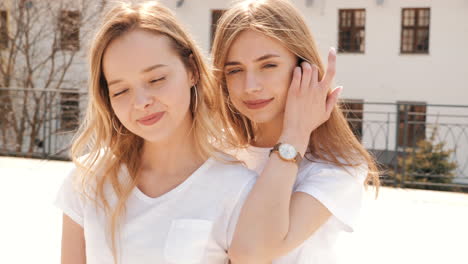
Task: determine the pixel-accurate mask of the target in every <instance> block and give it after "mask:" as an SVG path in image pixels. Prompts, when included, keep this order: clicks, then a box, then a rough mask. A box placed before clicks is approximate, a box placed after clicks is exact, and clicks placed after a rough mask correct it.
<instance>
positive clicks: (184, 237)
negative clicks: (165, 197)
mask: <svg viewBox="0 0 468 264" xmlns="http://www.w3.org/2000/svg"><path fill="white" fill-rule="evenodd" d="M212 227H213V222H211V221H208V220H200V219H177V220H173V221H172V224H171V227H170V229H169V233H168V235H167V239H166V245H165V248H164V257H165V258H166V260H167V261H169V262H170V263H177V264H179V263H183V264H189V263H199V262H200V261H202V258H203V255H204V254H205V249H206V246H207V244H208V241H209V239H210V235H211V229H212Z"/></svg>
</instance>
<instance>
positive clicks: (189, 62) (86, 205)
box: [56, 1, 255, 264]
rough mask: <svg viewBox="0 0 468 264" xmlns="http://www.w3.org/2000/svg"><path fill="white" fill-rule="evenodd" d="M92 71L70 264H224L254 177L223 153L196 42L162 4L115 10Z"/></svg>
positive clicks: (64, 193)
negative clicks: (219, 146)
mask: <svg viewBox="0 0 468 264" xmlns="http://www.w3.org/2000/svg"><path fill="white" fill-rule="evenodd" d="M90 73H91V76H90V88H89V95H90V101H89V105H88V109H87V114H86V119H85V121H84V123H83V125H82V127H81V128H80V129H81V130H80V132H79V134H78V137H77V139H76V141H75V142H74V144H73V147H72V157H73V160H74V163H75V164H76V169H74V170H73V171H72V172H71V173H70V175H69V176H68V177H67V178H66V179H65V181H64V183H63V185H62V187H61V189H60V191H59V193H58V196H57V200H56V205H57V206H58V207H59V208H61V209H62V210H63V213H64V214H63V231H62V257H61V258H62V263H88V264H92V263H96V264H105V263H131V264H134V263H139V264H140V263H160V264H164V263H171V264H173V263H178V264H187V263H203V264H217V263H219V264H222V263H226V262H227V261H228V255H227V250H228V247H229V244H230V241H231V238H232V235H233V232H234V228H235V225H236V219H237V216H238V214H239V212H240V208H241V205H242V202H243V201H244V200H245V197H246V196H247V194H248V191H249V190H250V188H251V186H252V185H253V182H254V180H255V173H254V172H252V171H250V170H248V169H246V168H245V167H244V166H242V165H241V164H238V163H237V164H236V162H233V159H232V158H231V159H229V157H228V156H227V155H226V154H222V153H221V152H220V151H219V150H218V149H217V148H216V147H215V146H214V145H213V143H214V142H215V141H216V140H217V139H218V138H219V136H220V135H219V131H221V130H222V128H220V127H218V126H217V125H216V122H215V121H216V120H213V116H212V114H211V113H212V112H214V109H213V108H214V107H215V106H216V105H218V103H217V102H216V98H215V96H214V95H215V93H214V90H213V87H214V86H213V84H214V83H213V77H212V75H211V73H210V71H209V70H208V67H207V65H206V64H205V62H204V60H203V59H202V57H201V53H200V51H199V50H198V48H197V46H196V45H195V44H194V42H193V41H192V40H191V38H190V37H189V35H188V34H187V33H186V31H184V29H183V28H182V27H181V26H180V24H179V23H178V22H177V21H176V20H175V18H174V15H173V14H172V13H171V12H170V11H169V10H168V9H166V8H164V7H162V6H160V5H159V4H157V3H156V2H154V1H151V2H147V3H141V4H137V5H133V4H125V3H121V4H117V5H116V6H115V7H113V8H112V9H111V10H109V12H108V13H107V15H106V16H105V17H104V21H103V24H102V25H101V26H100V28H99V29H98V32H97V34H96V36H95V38H94V40H93V42H92V47H91V51H90ZM216 145H219V144H218V143H216Z"/></svg>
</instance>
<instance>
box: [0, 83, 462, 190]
mask: <svg viewBox="0 0 468 264" xmlns="http://www.w3.org/2000/svg"><path fill="white" fill-rule="evenodd" d="M86 101H87V93H86V92H80V91H78V90H72V89H70V90H66V89H63V90H41V89H21V88H0V113H1V114H0V155H10V156H22V157H35V158H43V159H62V160H67V159H68V150H69V147H70V144H71V141H72V138H73V135H74V132H75V130H76V128H77V127H78V124H79V120H80V119H81V117H82V116H83V113H84V110H85V106H86ZM343 103H344V104H343V107H342V108H343V112H344V113H345V115H346V116H347V120H348V123H349V124H350V126H351V127H352V129H353V131H354V132H355V134H356V135H357V137H358V138H360V139H361V142H362V143H363V145H364V146H365V147H366V148H367V149H368V150H370V152H372V153H373V154H374V156H375V157H376V159H377V160H378V162H379V163H380V164H381V165H382V168H383V175H382V182H383V183H384V184H385V185H391V186H398V187H411V188H425V189H437V190H452V191H468V106H466V105H435V104H420V103H373V102H356V101H349V102H348V101H344V102H343Z"/></svg>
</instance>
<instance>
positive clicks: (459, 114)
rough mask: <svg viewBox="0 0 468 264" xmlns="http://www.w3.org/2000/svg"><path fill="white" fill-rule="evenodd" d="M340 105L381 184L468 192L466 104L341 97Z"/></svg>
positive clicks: (467, 106)
mask: <svg viewBox="0 0 468 264" xmlns="http://www.w3.org/2000/svg"><path fill="white" fill-rule="evenodd" d="M342 109H343V112H344V113H345V115H346V116H347V119H348V123H349V124H350V126H351V128H352V129H353V131H354V133H355V134H356V135H357V137H358V138H360V139H361V142H362V143H363V145H364V146H365V147H366V148H367V149H368V150H369V151H370V152H371V153H373V154H374V156H375V157H376V159H377V161H378V162H379V163H380V165H381V166H382V169H383V170H382V171H383V175H382V183H383V184H385V185H391V186H398V187H411V188H421V189H435V190H451V191H463V192H467V191H468V105H440V104H425V103H406V102H405V103H377V102H356V101H350V102H346V101H344V102H343V105H342Z"/></svg>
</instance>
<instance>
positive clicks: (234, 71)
mask: <svg viewBox="0 0 468 264" xmlns="http://www.w3.org/2000/svg"><path fill="white" fill-rule="evenodd" d="M276 66H277V65H276V64H271V63H269V64H265V65H264V66H263V68H275V67H276ZM240 71H242V70H240V69H234V70H231V71H228V72H227V73H226V74H227V75H231V74H236V73H238V72H240Z"/></svg>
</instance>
